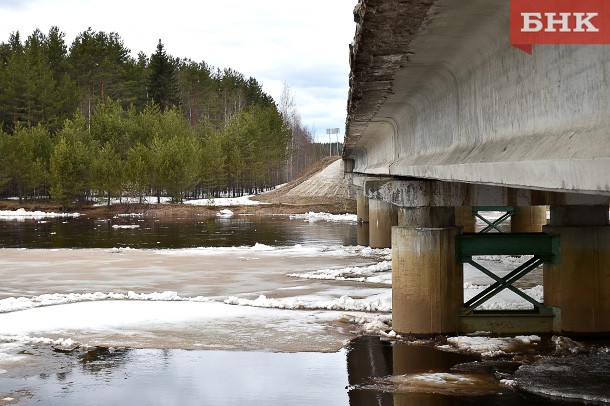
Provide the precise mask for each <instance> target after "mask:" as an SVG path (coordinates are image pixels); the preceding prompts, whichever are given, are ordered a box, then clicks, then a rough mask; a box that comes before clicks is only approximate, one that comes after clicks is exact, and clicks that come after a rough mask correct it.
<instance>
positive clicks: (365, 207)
mask: <svg viewBox="0 0 610 406" xmlns="http://www.w3.org/2000/svg"><path fill="white" fill-rule="evenodd" d="M356 216H357V218H358V223H368V222H369V198H368V197H366V195H365V194H363V193H360V194H358V196H356Z"/></svg>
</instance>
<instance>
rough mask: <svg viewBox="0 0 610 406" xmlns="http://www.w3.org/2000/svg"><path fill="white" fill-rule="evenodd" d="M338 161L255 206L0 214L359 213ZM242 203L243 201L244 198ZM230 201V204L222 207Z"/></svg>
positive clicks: (32, 207)
mask: <svg viewBox="0 0 610 406" xmlns="http://www.w3.org/2000/svg"><path fill="white" fill-rule="evenodd" d="M342 168H343V167H342V165H341V161H340V159H339V158H338V157H329V158H325V159H323V160H321V161H319V162H317V163H315V164H314V165H312V166H311V167H309V168H308V169H306V170H305V171H304V172H303V173H302V174H301V175H300V176H299V177H298V178H296V179H294V180H292V181H291V182H289V183H287V184H285V185H282V186H281V187H278V188H277V189H274V190H272V191H269V192H265V193H261V194H259V195H256V196H252V197H251V199H252V201H251V202H250V203H253V204H239V203H237V204H235V203H234V202H231V203H229V201H230V200H231V199H215V200H214V199H211V200H210V201H209V202H206V201H205V200H203V201H202V200H198V201H196V204H194V202H193V201H190V202H189V201H188V200H187V201H185V202H184V203H180V204H177V203H167V202H162V203H160V204H157V203H156V200H157V199H156V198H150V197H149V198H148V199H147V200H146V203H134V202H129V203H113V204H110V205H104V204H98V203H93V202H91V203H86V204H76V203H75V204H73V205H70V206H69V207H63V206H62V205H60V204H59V203H57V202H53V201H51V200H48V199H39V200H23V201H22V202H19V201H18V200H16V199H1V200H0V210H18V209H24V210H26V211H43V212H55V213H59V212H78V213H80V214H82V215H84V216H88V217H100V218H104V217H114V216H116V215H120V214H130V213H139V214H142V215H144V216H150V217H156V218H159V217H164V218H187V217H214V216H216V214H217V213H218V212H219V211H220V210H222V209H226V208H230V209H231V211H232V212H233V213H235V214H236V215H240V214H241V215H243V214H248V215H255V216H269V215H277V214H303V213H309V212H325V213H330V214H345V213H351V214H355V213H356V200H355V198H354V197H353V194H352V193H351V191H350V187H349V185H348V182H347V180H346V179H344V178H343V169H342ZM242 199H243V198H242ZM223 201H227V204H223Z"/></svg>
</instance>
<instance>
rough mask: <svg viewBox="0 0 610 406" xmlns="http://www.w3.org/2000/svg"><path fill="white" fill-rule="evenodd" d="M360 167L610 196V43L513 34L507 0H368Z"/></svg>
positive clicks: (359, 95) (356, 74)
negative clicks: (530, 44) (523, 45)
mask: <svg viewBox="0 0 610 406" xmlns="http://www.w3.org/2000/svg"><path fill="white" fill-rule="evenodd" d="M355 14H356V21H357V22H358V23H359V25H358V30H357V33H356V38H355V43H354V46H353V50H352V56H351V63H352V74H351V83H350V99H349V104H348V119H347V125H346V127H347V128H346V139H345V152H344V155H343V157H344V159H349V160H353V161H354V172H355V173H357V174H365V175H366V174H369V175H370V174H373V175H394V176H407V177H417V178H425V179H437V180H444V181H453V182H467V183H474V184H486V185H499V186H508V187H513V188H525V189H538V190H540V189H542V190H548V191H556V192H573V193H590V194H598V195H605V196H608V195H610V176H608V173H609V171H610V142H609V141H610V133H609V132H608V128H610V97H609V95H610V81H609V80H608V77H610V48H609V47H607V46H599V45H590V46H585V45H569V46H568V45H544V46H535V47H534V53H533V55H531V56H530V55H527V54H525V53H524V52H522V51H520V50H518V49H516V48H514V47H512V46H511V45H510V44H509V2H508V1H502V2H498V1H489V0H464V1H460V2H456V1H454V0H436V1H410V2H402V1H399V0H361V1H360V3H359V5H358V7H357V9H356V13H355Z"/></svg>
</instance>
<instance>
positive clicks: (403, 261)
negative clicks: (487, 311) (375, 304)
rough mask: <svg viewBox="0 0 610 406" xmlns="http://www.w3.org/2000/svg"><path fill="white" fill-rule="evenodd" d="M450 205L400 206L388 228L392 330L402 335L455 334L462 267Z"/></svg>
mask: <svg viewBox="0 0 610 406" xmlns="http://www.w3.org/2000/svg"><path fill="white" fill-rule="evenodd" d="M454 224H455V210H454V209H453V208H452V207H425V208H402V209H400V210H399V226H398V227H394V228H393V229H392V327H393V329H394V330H395V331H397V332H400V333H403V334H437V333H454V332H455V331H456V320H455V312H456V309H457V308H458V307H460V306H461V305H462V303H463V297H464V282H463V271H462V265H461V264H458V263H457V262H456V256H455V237H456V236H457V235H458V234H460V233H461V228H460V227H455V226H453V225H454Z"/></svg>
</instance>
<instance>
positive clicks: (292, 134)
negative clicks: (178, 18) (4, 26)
mask: <svg viewBox="0 0 610 406" xmlns="http://www.w3.org/2000/svg"><path fill="white" fill-rule="evenodd" d="M282 99H283V100H281V101H280V102H279V103H276V102H275V101H274V100H273V99H272V98H271V97H270V96H269V95H268V94H266V93H265V92H264V91H263V90H262V87H261V85H260V84H259V83H258V82H257V80H256V79H254V78H245V77H244V75H242V74H241V73H239V72H236V71H234V70H232V69H223V70H220V69H215V68H213V67H211V66H209V65H207V64H206V63H205V62H194V61H191V60H189V59H179V58H174V57H172V56H170V55H169V54H168V53H167V51H166V50H165V48H164V46H163V44H162V42H161V40H159V42H158V45H157V48H156V51H155V52H154V53H153V54H152V55H151V56H150V57H148V56H147V55H145V54H144V53H142V52H140V53H139V54H138V56H137V58H134V57H132V56H131V51H130V50H129V49H127V48H125V46H124V44H123V41H122V40H121V38H120V36H119V35H118V34H116V33H109V34H108V33H104V32H96V31H94V30H92V29H91V28H89V29H88V30H87V31H85V32H83V33H80V34H79V35H78V36H77V37H76V38H75V40H74V41H73V42H72V44H71V45H68V44H67V43H66V41H65V34H64V33H62V32H61V31H60V30H59V28H57V27H53V28H51V30H50V31H49V33H48V34H44V33H42V32H41V31H39V30H36V31H35V32H33V33H32V34H31V35H29V36H28V37H27V38H25V39H22V38H21V36H20V34H19V33H13V34H12V35H11V36H10V38H9V39H8V41H7V42H2V43H1V44H0V125H1V127H0V196H3V197H8V196H18V197H19V198H20V199H38V198H45V199H46V198H51V199H53V200H54V201H57V202H60V203H61V204H64V205H68V204H72V203H73V202H79V203H84V202H86V201H88V200H90V199H92V198H93V197H98V198H99V197H106V198H109V197H120V196H123V197H124V196H129V197H142V196H147V195H154V196H159V197H160V196H170V197H171V198H172V200H173V201H175V202H180V201H182V199H184V198H186V197H196V198H199V197H217V196H221V195H223V196H227V195H229V196H235V195H242V194H245V193H256V192H259V191H262V190H265V189H267V188H270V187H272V186H274V185H277V184H280V183H282V182H284V181H287V180H289V179H290V178H291V177H293V176H295V175H296V174H298V172H300V171H301V170H302V169H304V168H305V167H306V166H307V165H309V164H310V163H311V162H313V161H315V160H316V159H318V158H319V154H320V152H319V149H317V148H316V147H315V146H314V144H313V138H312V135H311V132H310V131H308V130H307V129H305V128H304V127H303V126H302V125H301V121H300V118H299V116H298V113H297V112H296V109H295V107H294V102H293V101H292V98H291V95H290V91H289V88H288V90H286V89H285V91H284V95H283V96H282Z"/></svg>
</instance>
